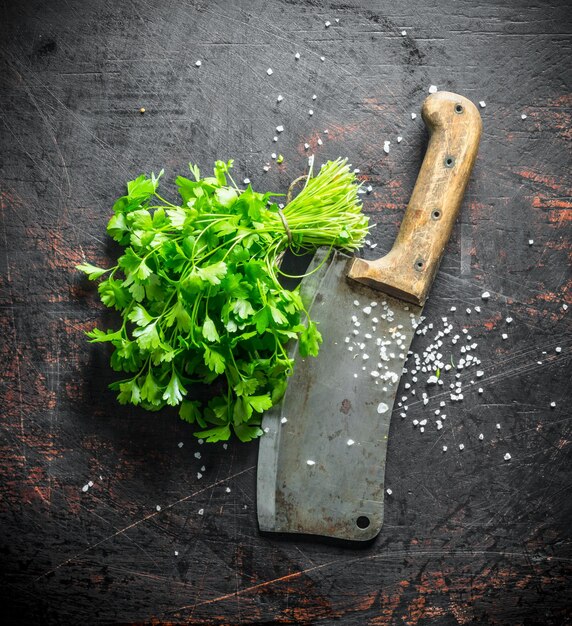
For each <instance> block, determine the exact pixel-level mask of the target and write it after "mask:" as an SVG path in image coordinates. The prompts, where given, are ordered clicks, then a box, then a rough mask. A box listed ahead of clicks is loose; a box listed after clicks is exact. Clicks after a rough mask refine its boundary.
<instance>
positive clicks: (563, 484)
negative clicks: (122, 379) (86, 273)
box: [0, 0, 572, 626]
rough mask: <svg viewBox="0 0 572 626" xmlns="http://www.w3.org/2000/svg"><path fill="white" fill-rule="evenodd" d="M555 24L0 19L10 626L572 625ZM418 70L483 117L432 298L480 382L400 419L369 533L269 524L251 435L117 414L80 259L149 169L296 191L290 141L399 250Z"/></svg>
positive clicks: (6, 10) (283, 18)
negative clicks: (119, 200)
mask: <svg viewBox="0 0 572 626" xmlns="http://www.w3.org/2000/svg"><path fill="white" fill-rule="evenodd" d="M570 18H571V9H570V4H569V2H568V0H551V1H546V0H534V1H532V0H513V1H511V2H500V1H496V2H495V1H492V0H484V1H483V2H477V3H475V2H471V1H469V0H463V1H461V0H458V1H454V0H442V1H441V2H434V1H432V0H419V1H416V2H413V1H411V0H409V1H406V2H389V1H386V0H383V1H380V2H373V1H367V0H360V1H357V0H347V1H346V2H343V3H342V2H320V1H317V0H314V1H312V0H307V1H302V0H300V1H296V0H288V1H287V0H283V1H276V2H268V1H264V0H251V1H249V2H245V1H240V2H223V1H222V0H218V1H217V2H207V1H206V0H202V1H197V0H189V1H187V2H178V1H176V0H162V1H160V2H149V1H146V0H130V1H127V2H121V1H119V2H104V1H101V0H95V1H93V2H80V1H77V0H76V1H74V0H69V1H56V0H54V1H52V2H43V1H41V0H36V1H31V0H26V1H24V0H12V1H10V0H4V1H3V2H1V3H0V122H1V123H0V138H1V139H0V141H1V146H2V152H1V157H0V193H1V205H0V206H1V215H2V227H1V229H0V233H1V244H0V245H1V247H2V251H1V254H0V270H1V283H0V328H1V337H2V340H1V362H0V376H1V381H0V384H1V386H0V389H1V392H2V410H1V420H2V421H1V427H2V439H1V446H2V459H1V470H0V471H1V492H0V493H1V502H0V524H1V539H0V542H1V571H2V584H1V586H0V589H1V595H2V604H1V605H0V606H1V608H0V611H1V613H2V623H4V624H5V623H8V622H12V621H13V622H15V623H19V624H52V623H53V624H90V623H118V622H121V623H125V622H141V623H142V622H150V621H154V622H161V623H163V622H171V621H172V622H177V623H192V624H271V623H283V624H318V623H319V624H330V623H343V624H370V625H372V626H373V625H378V626H379V625H385V624H407V625H419V626H421V625H423V624H431V625H439V626H445V625H447V626H448V625H450V624H498V625H504V624H523V625H524V624H527V625H535V624H555V625H562V624H565V623H571V622H570V621H567V620H570V618H569V615H570V611H571V610H572V596H571V591H570V589H571V587H570V585H571V584H572V576H571V575H572V544H571V534H572V533H571V518H572V500H571V493H570V487H571V486H572V481H571V468H570V463H571V460H572V455H571V452H572V446H571V445H570V444H571V440H572V425H571V421H570V420H571V416H570V409H569V403H570V368H569V365H570V354H571V352H570V345H571V332H570V331H571V329H570V313H571V311H570V310H567V304H568V305H570V306H572V297H571V293H570V266H569V255H570V240H569V238H568V237H569V235H570V229H569V227H568V226H569V224H570V216H571V213H570V209H571V207H572V199H571V193H572V192H571V180H570V165H571V159H570V139H571V134H570V133H571V130H570V128H571V107H572V96H571V94H570V85H571V78H572V76H571V69H570V68H571V54H570V52H571V43H572V38H571V19H570ZM338 20H339V21H338ZM326 21H330V22H331V26H329V27H326V25H325V22H326ZM402 31H403V32H402ZM296 52H299V53H300V55H301V56H300V59H299V60H296V59H295V53H296ZM321 57H323V59H322V58H321ZM197 60H201V61H202V66H201V67H197V66H196V65H195V62H196V61H197ZM269 67H271V68H272V69H273V70H274V72H273V74H272V75H271V76H269V75H268V74H267V72H266V70H267V68H269ZM431 84H434V85H436V86H437V87H438V88H439V89H446V90H451V91H456V92H459V93H462V94H464V95H466V96H468V97H469V98H471V99H472V100H473V101H474V102H476V103H477V102H479V101H481V100H482V101H485V102H486V107H485V108H480V111H481V113H482V117H483V122H484V133H483V138H482V143H481V149H480V153H479V158H478V161H477V164H476V167H475V170H474V173H473V176H472V179H471V183H470V186H469V190H468V194H467V196H466V198H465V202H464V204H463V208H462V212H461V217H460V219H459V223H458V224H457V226H456V228H455V231H454V234H453V237H452V240H451V242H450V244H449V246H448V248H447V252H446V256H445V258H444V261H443V264H442V268H441V272H440V274H439V277H438V278H437V281H436V283H435V285H434V289H433V292H432V296H431V299H430V301H429V304H428V306H427V308H426V313H427V318H428V319H427V322H428V323H431V322H433V323H434V326H435V329H436V328H437V327H439V325H440V324H441V318H442V317H443V316H447V317H448V318H449V320H450V321H452V322H453V323H454V325H455V332H457V333H459V334H461V333H462V329H463V328H466V329H467V331H468V333H470V334H471V336H472V341H474V342H475V343H477V344H478V347H477V348H475V354H478V357H479V358H480V359H481V362H482V365H481V366H480V367H481V368H482V370H483V372H484V375H483V376H482V378H480V379H479V380H478V381H475V383H474V384H472V385H471V384H470V381H469V380H467V381H466V382H467V385H466V386H465V393H464V399H463V400H462V401H460V402H455V403H452V402H447V414H448V416H447V420H446V421H445V420H444V428H443V429H442V430H437V428H436V426H435V423H434V420H435V418H434V415H433V410H432V409H433V408H434V407H433V406H432V405H429V406H427V407H426V406H424V405H423V403H422V402H417V403H415V404H413V405H412V406H411V407H410V409H409V414H408V418H407V419H405V420H402V419H400V417H399V411H396V412H395V413H394V416H393V422H392V428H391V435H390V442H389V455H388V465H387V484H388V485H390V486H391V489H392V492H393V493H392V495H391V496H388V497H387V498H386V512H385V525H384V528H383V530H382V532H381V534H380V536H379V537H378V538H377V540H375V541H374V542H373V543H371V544H370V545H367V546H365V547H355V546H347V545H338V544H335V543H325V542H321V541H319V540H317V539H311V538H310V539H304V538H300V537H292V538H284V537H274V536H261V534H260V533H259V531H258V528H257V520H256V502H255V486H256V459H257V444H256V443H254V444H251V445H239V444H237V443H235V442H232V443H230V444H229V445H228V448H227V449H224V448H223V447H222V446H221V445H212V446H207V445H203V446H199V445H198V443H197V442H196V440H195V439H194V438H193V436H192V429H191V427H190V426H188V425H187V424H185V423H183V422H181V421H180V420H179V419H178V418H177V416H176V413H175V411H170V410H167V411H164V412H163V413H161V414H145V413H144V412H143V411H140V410H136V409H133V408H127V407H122V406H119V405H118V404H117V403H116V401H115V398H114V394H113V393H112V392H111V391H109V390H108V389H107V385H108V383H109V382H110V381H111V380H113V379H114V375H113V374H112V373H110V371H109V368H108V365H107V354H106V351H105V350H104V349H103V348H102V347H101V346H90V345H88V343H87V342H86V339H85V337H84V335H83V333H84V331H85V330H88V329H91V328H92V327H93V326H94V325H96V324H99V325H105V324H110V323H111V320H112V319H113V317H112V316H110V315H109V314H108V312H107V311H106V310H104V308H103V307H102V305H101V304H100V303H99V301H98V298H97V294H96V292H95V291H94V288H93V284H88V283H86V281H84V280H83V279H82V278H81V277H80V276H79V275H78V272H77V271H76V270H75V269H74V265H75V264H77V263H79V262H81V261H82V260H83V259H84V258H87V259H89V260H91V261H94V262H97V263H101V264H106V263H110V262H111V260H112V259H113V258H114V256H115V255H116V254H117V250H116V248H115V247H114V246H113V245H111V243H110V240H109V239H108V237H107V236H106V235H105V230H104V229H105V224H106V221H107V219H108V217H109V215H110V207H111V203H112V201H113V199H114V198H116V197H117V196H118V195H120V194H121V192H122V189H123V185H124V183H125V181H127V180H129V179H131V178H134V177H135V176H136V175H137V174H139V173H140V172H150V171H151V170H154V171H156V172H157V171H158V170H160V169H161V168H162V167H164V168H165V170H166V178H167V179H173V178H174V176H175V175H176V174H178V173H184V172H185V170H186V167H187V162H188V161H189V160H192V161H194V162H197V163H199V164H200V165H201V166H202V167H207V166H209V164H210V163H212V162H213V161H214V160H215V159H217V158H224V159H227V158H234V159H235V160H236V170H237V172H238V175H239V177H240V178H241V179H242V178H243V177H245V176H248V177H250V178H251V180H252V181H253V184H254V186H255V188H258V189H260V190H266V189H272V190H276V191H282V192H283V191H285V190H286V188H287V185H288V183H289V181H290V180H292V179H293V178H295V177H296V176H298V175H299V174H300V173H301V172H302V171H303V170H304V168H305V165H306V156H307V153H308V152H307V151H306V150H305V149H304V143H306V142H307V143H309V144H310V150H309V151H310V152H315V154H316V155H317V159H318V160H326V159H327V158H333V157H337V156H339V155H343V156H348V157H349V158H350V160H351V162H352V163H353V164H354V166H355V167H359V168H360V170H361V174H360V177H361V178H363V180H364V181H366V183H367V184H371V185H372V187H373V191H372V193H371V194H369V195H367V196H364V208H365V211H366V212H367V213H368V214H369V215H370V216H372V218H373V220H372V221H373V222H375V223H377V224H378V225H377V226H376V228H375V229H374V230H373V231H372V240H373V241H375V242H377V243H378V244H379V245H378V247H377V249H376V250H375V251H374V250H372V249H368V250H367V251H366V252H365V253H364V254H366V255H367V256H369V257H370V258H371V257H373V256H374V254H376V253H378V252H380V251H381V252H384V251H387V250H389V248H390V247H391V243H392V241H393V239H394V237H395V234H396V232H397V227H398V225H399V223H400V220H401V217H402V215H403V210H404V207H405V206H406V204H407V200H408V196H409V194H410V192H411V189H412V187H413V184H414V181H415V177H416V174H417V171H418V169H419V166H420V163H421V159H422V156H423V153H424V149H425V145H426V141H427V133H426V131H425V129H424V126H423V122H422V120H421V118H420V116H418V117H417V119H415V120H413V119H412V117H411V113H412V112H416V113H418V114H419V112H420V106H421V103H422V101H423V99H424V98H425V97H426V95H427V93H428V88H429V86H430V85H431ZM278 94H282V95H283V96H284V100H283V101H282V102H281V103H277V96H278ZM313 94H316V95H317V99H316V100H315V101H313V100H312V95H313ZM140 107H144V108H145V109H146V112H145V114H144V115H142V114H140V113H139V109H140ZM310 108H312V109H313V110H314V115H313V116H309V115H308V110H309V109H310ZM279 124H283V125H284V127H285V131H284V133H282V134H281V136H280V138H279V141H278V144H274V143H273V141H272V137H273V135H274V134H275V132H274V129H275V127H276V126H277V125H279ZM325 129H328V130H329V133H328V134H325V133H324V132H323V131H324V130H325ZM398 135H399V136H402V137H403V140H402V142H401V143H399V144H398V143H397V136H398ZM319 137H321V138H322V139H323V145H318V143H317V139H318V138H319ZM386 140H389V141H391V144H390V151H389V154H386V153H385V152H384V151H383V143H384V141H386ZM274 151H276V152H280V153H282V154H283V155H284V163H283V164H281V165H280V166H278V165H276V163H274V162H273V161H272V160H271V158H270V154H271V153H272V152H274ZM267 161H272V165H271V169H270V171H268V172H267V173H265V172H264V171H263V169H262V168H263V165H264V164H265V163H266V162H267ZM567 227H568V228H567ZM529 240H531V241H532V243H529ZM484 291H489V292H490V294H491V297H490V299H489V300H488V301H483V300H482V299H481V294H482V293H483V292H484ZM452 306H456V311H454V312H453V311H451V307H452ZM475 306H480V308H481V312H480V313H478V312H477V311H475V310H474V308H475ZM467 308H471V313H470V314H469V313H467V312H466V309H467ZM507 318H512V323H508V321H507ZM503 334H506V335H507V338H506V339H503V338H502V336H503ZM428 338H429V337H428V336H427V337H426V338H425V337H419V338H418V342H417V344H416V346H417V347H416V349H419V348H420V347H421V346H422V345H423V340H424V339H428ZM448 349H449V350H452V348H451V347H450V348H448ZM469 377H470V378H472V377H473V376H472V375H471V376H469ZM478 387H481V388H482V389H483V392H482V393H478V389H477V388H478ZM551 403H555V406H553V407H551ZM443 411H444V409H443ZM415 418H416V419H418V420H422V419H424V418H429V419H428V425H427V426H426V429H425V432H424V433H423V434H421V433H420V432H419V427H417V428H416V427H414V426H413V424H412V423H411V420H412V419H415ZM497 424H499V425H500V429H499V428H497V426H496V425H497ZM480 433H483V435H484V438H483V440H482V441H481V440H479V438H478V435H479V434H480ZM461 443H463V444H464V446H465V449H464V450H463V451H461V450H459V445H460V444H461ZM181 444H182V445H181ZM443 445H446V446H447V447H448V450H447V452H446V453H445V452H443V451H442V446H443ZM197 452H200V455H201V458H200V459H198V458H196V455H195V453H197ZM507 452H508V453H509V454H510V455H511V459H510V460H508V461H505V460H504V456H505V454H506V453H507ZM203 466H204V469H201V468H202V467H203ZM197 473H201V474H202V477H201V478H199V477H198V475H197ZM90 481H91V482H90ZM91 483H93V484H92V486H90V484H91ZM86 485H87V487H85V488H86V489H87V490H86V491H84V490H83V488H84V486H86ZM158 506H160V507H161V510H160V511H159V510H157V507H158ZM201 513H202V514H201Z"/></svg>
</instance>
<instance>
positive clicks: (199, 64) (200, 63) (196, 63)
mask: <svg viewBox="0 0 572 626" xmlns="http://www.w3.org/2000/svg"><path fill="white" fill-rule="evenodd" d="M202 64H203V62H202V61H195V65H196V66H197V67H200V66H201V65H202Z"/></svg>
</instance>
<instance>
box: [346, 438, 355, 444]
mask: <svg viewBox="0 0 572 626" xmlns="http://www.w3.org/2000/svg"><path fill="white" fill-rule="evenodd" d="M346 443H347V444H348V446H353V445H354V443H355V441H354V440H353V439H348V440H347V442H346Z"/></svg>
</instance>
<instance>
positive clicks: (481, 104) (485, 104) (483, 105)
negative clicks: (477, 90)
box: [479, 100, 487, 109]
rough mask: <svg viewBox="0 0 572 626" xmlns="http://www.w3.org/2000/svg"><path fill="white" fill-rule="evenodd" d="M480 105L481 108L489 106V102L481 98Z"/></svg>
mask: <svg viewBox="0 0 572 626" xmlns="http://www.w3.org/2000/svg"><path fill="white" fill-rule="evenodd" d="M479 106H480V107H481V109H484V108H485V107H486V106H487V103H486V102H485V101H484V100H481V101H480V102H479Z"/></svg>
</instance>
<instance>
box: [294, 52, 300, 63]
mask: <svg viewBox="0 0 572 626" xmlns="http://www.w3.org/2000/svg"><path fill="white" fill-rule="evenodd" d="M294 58H295V59H296V61H297V60H298V59H299V58H300V53H299V52H296V54H295V55H294Z"/></svg>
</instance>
